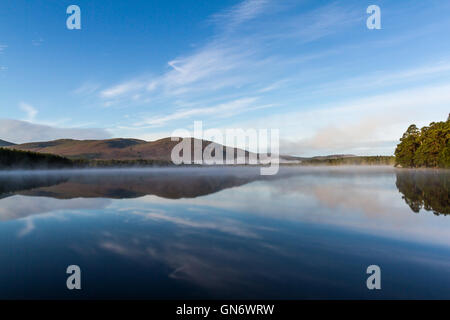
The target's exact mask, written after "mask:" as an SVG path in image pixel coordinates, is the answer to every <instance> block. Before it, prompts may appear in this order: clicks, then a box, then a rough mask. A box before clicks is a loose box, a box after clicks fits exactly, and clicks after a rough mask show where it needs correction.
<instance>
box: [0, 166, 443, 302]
mask: <svg viewBox="0 0 450 320" xmlns="http://www.w3.org/2000/svg"><path fill="white" fill-rule="evenodd" d="M449 190H450V173H449V172H448V171H433V170H417V171H413V170H396V169H394V168H389V167H353V168H344V167H341V168H331V167H326V168H294V167H292V168H281V169H280V172H279V174H278V175H277V176H270V177H263V176H260V175H259V170H258V169H257V168H228V169H214V168H207V169H205V168H198V169H194V168H187V169H182V168H169V169H147V170H133V169H130V170H100V171H72V172H60V171H58V172H56V171H55V172H32V173H30V172H14V173H0V298H1V299H13V298H14V299H17V298H24V299H36V298H37V299H47V298H48V299H54V298H56V299H71V298H83V299H84V298H85V299H91V298H137V299H141V298H142V299H147V298H151V299H196V298H202V299H203V298H208V299H209V298H211V299H213V298H234V299H241V298H245V299H246V298H253V299H262V298H268V299H311V298H332V299H334V298H352V299H353V298H361V299H379V298H406V299H408V298H440V299H443V298H446V299H449V298H450V199H449ZM69 265H78V266H80V268H81V273H82V281H81V282H82V290H73V291H70V290H68V289H67V288H66V279H67V276H68V275H67V274H66V268H67V266H69ZM369 265H378V266H380V268H381V286H382V288H381V290H368V289H367V287H366V279H367V277H368V275H367V274H366V269H367V267H368V266H369Z"/></svg>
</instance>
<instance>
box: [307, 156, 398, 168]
mask: <svg viewBox="0 0 450 320" xmlns="http://www.w3.org/2000/svg"><path fill="white" fill-rule="evenodd" d="M301 164H302V165H329V166H339V165H391V166H392V165H394V164H395V158H394V157H391V156H367V157H357V156H355V157H345V158H332V159H308V160H302V162H301Z"/></svg>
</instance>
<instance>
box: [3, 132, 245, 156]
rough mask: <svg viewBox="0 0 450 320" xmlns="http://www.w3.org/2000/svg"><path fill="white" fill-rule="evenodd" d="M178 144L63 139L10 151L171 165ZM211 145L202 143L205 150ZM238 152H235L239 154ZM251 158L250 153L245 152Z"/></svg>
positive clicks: (26, 145)
mask: <svg viewBox="0 0 450 320" xmlns="http://www.w3.org/2000/svg"><path fill="white" fill-rule="evenodd" d="M178 143H179V142H178V141H172V140H171V138H164V139H160V140H156V141H150V142H147V141H144V140H138V139H122V138H119V139H108V140H72V139H62V140H55V141H47V142H32V143H24V144H19V145H14V146H9V147H8V148H11V149H17V150H24V151H33V152H39V153H50V154H56V155H59V156H64V157H67V158H71V159H90V160H94V159H95V160H137V159H143V160H163V161H170V159H171V152H172V149H173V148H174V147H175V145H177V144H178ZM210 143H211V142H210V141H203V142H202V149H204V148H205V147H206V146H207V145H208V144H210ZM236 150H237V149H235V150H234V152H235V154H236ZM246 155H247V156H248V152H246Z"/></svg>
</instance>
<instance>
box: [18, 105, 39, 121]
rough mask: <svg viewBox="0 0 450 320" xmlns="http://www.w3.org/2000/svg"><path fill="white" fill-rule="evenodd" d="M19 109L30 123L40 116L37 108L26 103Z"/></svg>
mask: <svg viewBox="0 0 450 320" xmlns="http://www.w3.org/2000/svg"><path fill="white" fill-rule="evenodd" d="M19 108H20V109H21V110H22V111H24V112H25V113H26V114H27V118H26V120H27V121H30V122H31V121H33V120H34V119H35V118H36V115H37V114H38V111H37V109H36V108H35V107H33V106H32V105H31V104H28V103H25V102H20V103H19Z"/></svg>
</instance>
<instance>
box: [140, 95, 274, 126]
mask: <svg viewBox="0 0 450 320" xmlns="http://www.w3.org/2000/svg"><path fill="white" fill-rule="evenodd" d="M256 101H257V98H256V97H250V98H243V99H238V100H234V101H231V102H227V103H222V104H219V105H216V106H213V107H206V108H191V109H187V110H179V111H177V112H174V113H171V114H168V115H163V116H155V117H151V118H147V119H145V120H143V121H142V122H138V123H136V125H137V126H155V127H156V126H162V125H164V124H165V123H167V122H169V121H172V120H179V119H185V118H192V117H202V116H207V115H215V116H216V117H218V118H221V117H226V116H231V115H235V114H239V113H243V112H248V111H251V110H256V109H261V108H269V107H272V105H257V104H255V102H256Z"/></svg>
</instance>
